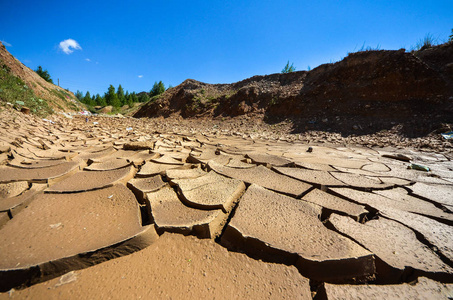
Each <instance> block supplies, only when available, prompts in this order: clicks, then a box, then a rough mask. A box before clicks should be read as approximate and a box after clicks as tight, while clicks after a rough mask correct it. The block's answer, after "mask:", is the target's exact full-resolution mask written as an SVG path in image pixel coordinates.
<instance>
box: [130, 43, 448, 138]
mask: <svg viewBox="0 0 453 300" xmlns="http://www.w3.org/2000/svg"><path fill="white" fill-rule="evenodd" d="M452 113H453V44H452V43H450V44H444V45H439V46H436V47H433V48H429V49H426V50H423V51H418V52H412V53H408V52H406V51H405V50H404V49H401V50H395V51H393V50H392V51H390V50H381V51H363V52H357V53H351V54H349V55H348V56H347V57H345V58H344V59H343V60H341V61H339V62H337V63H331V64H324V65H321V66H319V67H317V68H315V69H313V70H311V71H299V72H293V73H288V74H271V75H266V76H254V77H251V78H249V79H246V80H243V81H240V82H236V83H232V84H207V83H202V82H198V81H196V80H193V79H187V80H186V81H184V82H183V83H182V84H180V85H179V86H177V87H175V88H172V89H170V90H168V91H166V92H165V93H164V94H163V95H161V96H159V97H157V98H154V99H152V100H151V101H150V102H149V103H147V104H146V105H145V106H143V107H142V108H141V109H140V110H139V111H138V112H137V113H135V115H134V116H135V117H158V116H163V117H169V116H182V117H183V118H197V119H200V118H208V119H210V118H229V117H237V116H241V115H245V116H248V117H250V118H252V120H257V119H263V120H264V121H265V122H266V123H269V124H274V123H277V122H280V121H281V120H284V119H286V120H289V121H290V122H291V123H292V133H301V132H305V131H311V130H319V131H328V132H335V133H341V134H342V135H351V134H359V135H360V134H371V133H377V132H380V131H382V130H389V129H392V128H394V127H395V126H398V130H399V131H400V132H401V134H403V135H404V136H408V137H421V136H426V135H427V134H429V133H431V132H432V131H435V130H438V131H442V130H446V129H448V127H446V125H445V124H451V123H453V118H452Z"/></svg>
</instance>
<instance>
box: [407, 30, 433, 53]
mask: <svg viewBox="0 0 453 300" xmlns="http://www.w3.org/2000/svg"><path fill="white" fill-rule="evenodd" d="M438 43H439V39H437V38H435V37H434V36H433V35H432V34H430V33H428V34H427V35H425V37H424V38H422V39H420V40H418V42H417V44H415V46H414V47H412V51H421V50H425V49H428V48H432V47H434V46H437V44H438Z"/></svg>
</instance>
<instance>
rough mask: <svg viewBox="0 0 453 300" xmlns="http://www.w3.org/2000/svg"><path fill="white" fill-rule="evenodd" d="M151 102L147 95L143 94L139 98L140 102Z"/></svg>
mask: <svg viewBox="0 0 453 300" xmlns="http://www.w3.org/2000/svg"><path fill="white" fill-rule="evenodd" d="M148 100H149V98H148V96H147V95H146V93H142V94H141V95H140V96H139V97H138V102H147V101H148Z"/></svg>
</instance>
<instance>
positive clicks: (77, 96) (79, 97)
mask: <svg viewBox="0 0 453 300" xmlns="http://www.w3.org/2000/svg"><path fill="white" fill-rule="evenodd" d="M75 96H76V98H77V99H79V101H80V102H82V99H83V93H82V92H81V91H79V90H77V92H76V93H75Z"/></svg>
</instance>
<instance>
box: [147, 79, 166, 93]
mask: <svg viewBox="0 0 453 300" xmlns="http://www.w3.org/2000/svg"><path fill="white" fill-rule="evenodd" d="M163 92H165V85H164V83H163V82H162V81H159V82H157V81H156V82H154V85H153V88H152V89H151V91H150V92H149V96H150V97H154V96H157V95H160V94H162V93H163Z"/></svg>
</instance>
